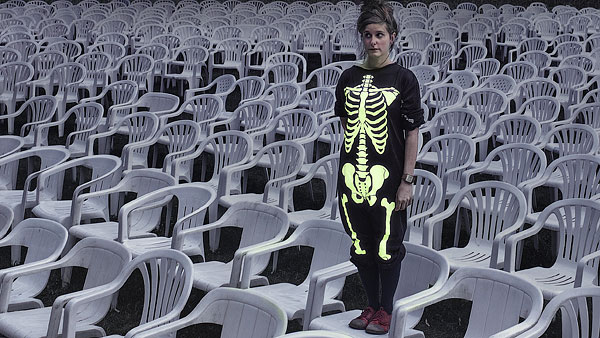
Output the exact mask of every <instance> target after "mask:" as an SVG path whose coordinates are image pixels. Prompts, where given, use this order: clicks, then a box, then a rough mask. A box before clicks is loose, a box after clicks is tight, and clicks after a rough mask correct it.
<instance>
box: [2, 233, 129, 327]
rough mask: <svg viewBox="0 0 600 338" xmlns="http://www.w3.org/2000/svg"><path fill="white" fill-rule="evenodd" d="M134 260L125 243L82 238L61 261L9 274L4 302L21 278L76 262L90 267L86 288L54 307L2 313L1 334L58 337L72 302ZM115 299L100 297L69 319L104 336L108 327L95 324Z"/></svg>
mask: <svg viewBox="0 0 600 338" xmlns="http://www.w3.org/2000/svg"><path fill="white" fill-rule="evenodd" d="M130 260H131V255H130V254H129V252H128V251H127V250H126V249H125V248H124V247H123V246H122V245H121V244H119V243H116V242H113V241H106V240H103V239H98V238H95V239H92V238H89V239H86V240H84V241H81V242H79V243H78V244H77V245H76V246H75V247H74V248H73V249H72V250H71V251H69V252H68V253H67V254H66V255H65V256H64V257H63V258H62V259H60V260H58V261H57V262H51V263H46V264H43V265H38V266H33V267H28V268H25V269H22V270H19V271H15V272H14V273H9V274H7V275H5V276H4V279H3V280H2V290H1V291H0V304H6V303H7V301H8V300H9V299H10V296H11V293H12V286H13V283H14V282H15V280H16V279H17V278H23V277H27V276H31V275H34V274H37V273H41V272H46V273H48V272H50V271H51V270H54V269H60V268H66V267H73V266H77V267H82V268H85V269H87V273H86V276H85V282H84V286H83V290H81V291H75V292H72V293H68V294H65V295H62V296H59V297H58V298H57V299H56V300H55V301H54V303H53V304H52V306H51V307H43V308H40V309H33V310H27V311H15V312H2V313H0V334H2V335H4V336H8V337H15V336H18V337H22V336H28V337H54V338H55V337H57V333H58V332H60V331H62V330H60V326H61V325H60V321H61V317H62V316H63V311H64V310H65V306H67V304H68V302H69V301H70V300H72V299H73V298H74V297H76V296H78V295H85V294H86V293H87V292H88V290H89V289H91V288H94V287H96V286H100V285H103V284H107V283H109V282H112V281H113V280H114V279H115V278H116V277H117V276H118V275H119V273H121V271H122V270H123V267H124V266H125V265H126V264H127V263H128V262H129V261H130ZM111 301H112V299H111V297H106V298H103V299H101V300H98V301H97V302H95V303H93V304H90V305H89V306H87V307H86V308H84V309H80V310H79V314H80V315H79V316H78V317H77V318H70V319H71V321H65V322H66V323H69V322H70V323H72V324H70V325H76V326H77V328H78V329H79V331H80V332H88V333H89V334H93V335H99V336H104V335H105V332H104V330H103V329H102V328H100V327H98V326H95V325H94V324H95V323H96V322H98V321H99V320H100V319H101V318H102V317H103V316H104V314H106V312H107V311H108V309H109V306H110V304H111ZM0 308H6V306H0ZM57 330H58V331H57Z"/></svg>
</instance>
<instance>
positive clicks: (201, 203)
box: [117, 182, 216, 257]
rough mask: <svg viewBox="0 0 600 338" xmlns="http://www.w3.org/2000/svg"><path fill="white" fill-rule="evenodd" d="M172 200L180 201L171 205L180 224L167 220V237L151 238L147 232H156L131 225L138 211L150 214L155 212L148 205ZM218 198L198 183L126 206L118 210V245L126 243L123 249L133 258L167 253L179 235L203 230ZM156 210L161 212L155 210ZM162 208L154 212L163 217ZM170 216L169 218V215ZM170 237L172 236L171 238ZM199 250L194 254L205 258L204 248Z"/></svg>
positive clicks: (159, 192)
mask: <svg viewBox="0 0 600 338" xmlns="http://www.w3.org/2000/svg"><path fill="white" fill-rule="evenodd" d="M173 198H176V199H177V203H175V202H173V203H172V204H171V205H169V208H173V207H174V206H177V218H176V219H177V221H176V222H175V224H173V226H171V220H170V219H167V220H166V224H165V235H164V236H155V235H154V234H149V233H148V232H150V231H151V230H153V229H152V228H150V227H149V226H148V225H143V226H144V228H145V229H141V228H140V225H139V224H137V223H132V222H130V218H131V216H130V215H131V214H133V215H135V214H136V212H138V211H139V210H138V211H136V209H141V210H143V211H144V212H147V211H149V210H151V209H152V207H149V205H152V203H153V202H155V201H160V200H169V199H173ZM215 198H216V192H215V190H214V189H212V188H211V187H210V186H208V185H206V184H204V183H199V182H194V183H185V184H177V185H174V186H167V187H164V188H161V189H159V190H156V191H152V192H149V193H147V194H145V195H144V196H142V197H138V198H136V199H135V200H133V201H131V202H129V203H127V204H125V205H123V206H122V207H121V209H119V224H118V236H117V241H118V242H121V243H123V245H124V246H125V247H126V248H127V249H128V250H129V251H131V254H132V256H133V257H137V256H139V255H142V254H144V253H147V252H150V251H153V250H156V249H168V248H170V247H171V245H172V241H173V239H174V238H175V237H176V236H177V234H179V232H181V231H183V230H185V229H190V228H195V227H201V226H203V224H204V216H205V214H206V210H207V209H208V207H209V206H210V205H211V204H212V203H213V202H214V201H215ZM157 207H158V209H159V210H156V209H157ZM162 207H163V205H157V206H155V207H154V209H155V210H152V212H155V213H156V214H157V215H160V209H162ZM167 214H169V215H170V212H168V213H167ZM143 230H145V231H146V232H147V234H146V235H142V236H140V233H141V232H142V231H143ZM132 232H133V233H134V236H132V237H130V236H129V234H130V233H132ZM169 236H172V238H171V237H169ZM199 249H200V250H199V251H196V250H194V251H193V253H194V254H196V253H200V254H203V253H204V250H203V247H201V248H199Z"/></svg>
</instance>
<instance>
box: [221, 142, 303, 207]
mask: <svg viewBox="0 0 600 338" xmlns="http://www.w3.org/2000/svg"><path fill="white" fill-rule="evenodd" d="M304 153H305V152H304V147H302V146H301V145H299V144H298V143H296V142H294V141H278V142H275V143H271V144H269V145H267V146H265V147H263V148H262V149H261V150H260V151H259V152H258V153H257V154H256V156H254V158H253V159H252V160H251V161H250V162H248V163H245V164H241V165H235V166H230V167H228V168H223V170H222V171H221V177H220V178H219V190H218V195H219V196H221V197H220V198H219V205H221V206H224V207H226V208H228V207H230V206H231V205H233V204H234V203H236V202H239V201H261V200H262V201H263V202H264V203H268V204H273V205H277V204H278V199H279V193H280V190H281V187H282V186H283V184H285V183H287V182H289V181H291V180H292V179H294V178H296V175H297V174H298V172H299V171H300V168H302V163H303V162H304ZM263 156H267V158H268V159H269V166H268V168H269V170H268V171H269V172H268V176H267V179H268V181H267V183H266V184H265V187H264V190H263V193H261V194H257V193H242V194H237V195H231V177H232V175H235V174H236V173H239V172H242V171H243V170H247V169H250V168H252V167H255V166H257V165H258V162H259V160H260V159H261V158H262V157H263Z"/></svg>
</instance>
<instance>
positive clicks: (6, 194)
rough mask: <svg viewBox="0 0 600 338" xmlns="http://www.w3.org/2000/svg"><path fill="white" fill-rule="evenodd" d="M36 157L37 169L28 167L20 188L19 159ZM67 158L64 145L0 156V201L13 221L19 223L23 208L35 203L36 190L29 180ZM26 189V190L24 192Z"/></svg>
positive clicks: (31, 159) (27, 159)
mask: <svg viewBox="0 0 600 338" xmlns="http://www.w3.org/2000/svg"><path fill="white" fill-rule="evenodd" d="M35 157H38V158H39V161H40V165H39V171H35V172H31V171H33V168H32V167H28V169H27V172H28V173H29V174H28V176H27V178H26V179H25V182H24V184H23V187H22V189H19V187H18V186H17V175H18V174H19V161H20V160H25V161H28V164H30V163H32V162H33V158H35ZM68 159H69V152H68V151H67V150H66V149H65V148H64V147H43V148H33V149H29V150H24V151H22V152H18V153H15V154H12V155H9V156H6V157H3V158H0V191H2V193H1V194H0V203H2V204H3V205H5V206H7V207H9V208H10V209H11V210H12V211H13V213H14V223H15V224H17V223H19V222H20V221H21V220H22V219H23V218H24V216H25V214H24V212H25V208H30V207H32V206H33V205H35V201H36V191H35V189H33V190H32V187H31V182H32V181H33V180H34V179H35V178H36V177H37V176H38V175H39V173H40V171H42V170H44V169H46V168H49V167H52V166H54V165H57V164H60V163H63V162H64V161H66V160H68ZM26 191H27V192H26Z"/></svg>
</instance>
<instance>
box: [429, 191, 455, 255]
mask: <svg viewBox="0 0 600 338" xmlns="http://www.w3.org/2000/svg"><path fill="white" fill-rule="evenodd" d="M456 196H458V194H456V195H455V197H454V198H453V199H452V200H451V201H450V204H448V207H447V208H446V209H445V210H444V211H442V212H440V213H438V214H435V215H433V216H431V217H430V218H428V219H427V220H425V223H424V224H423V243H422V244H423V245H424V246H426V247H429V248H433V227H434V226H435V225H436V224H437V223H439V222H441V221H443V220H445V219H446V218H448V217H450V216H452V215H453V214H454V212H455V211H456V208H457V207H458V205H459V204H460V200H459V199H458V198H457V197H456Z"/></svg>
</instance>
